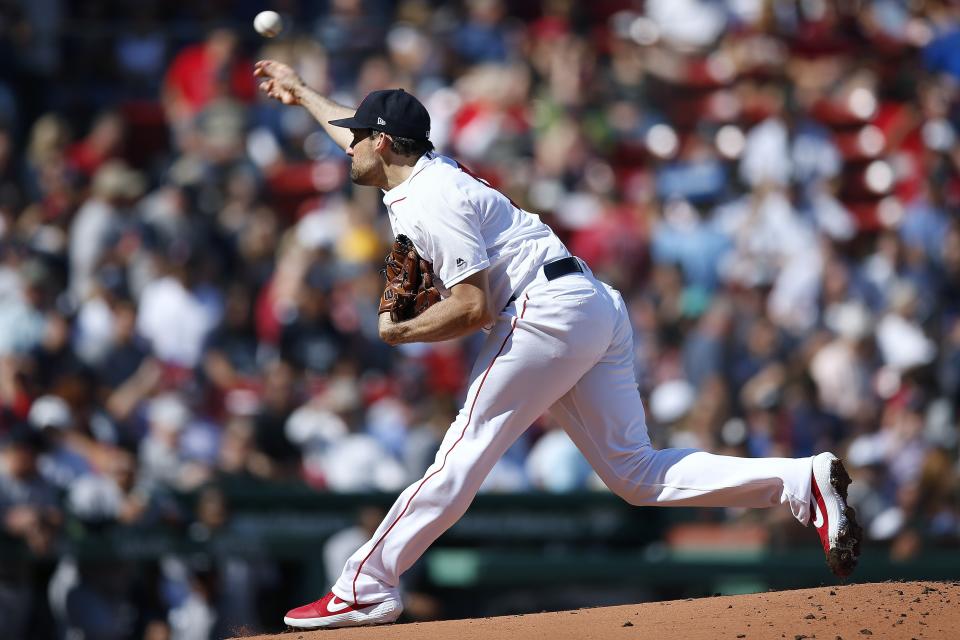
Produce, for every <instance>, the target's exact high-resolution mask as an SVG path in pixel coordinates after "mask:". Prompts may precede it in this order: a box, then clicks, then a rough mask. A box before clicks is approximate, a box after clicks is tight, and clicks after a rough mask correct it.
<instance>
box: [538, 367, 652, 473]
mask: <svg viewBox="0 0 960 640" xmlns="http://www.w3.org/2000/svg"><path fill="white" fill-rule="evenodd" d="M550 415H551V416H552V417H553V418H554V419H556V420H557V421H558V422H559V423H560V425H561V426H562V427H563V428H564V430H565V431H566V432H567V434H568V435H569V436H570V439H571V440H573V442H574V444H576V445H577V447H578V448H579V449H580V451H581V452H582V453H583V455H584V456H585V457H586V458H587V460H588V461H589V462H590V464H591V466H593V468H594V470H596V472H597V474H598V475H599V476H600V478H601V479H602V480H603V481H604V482H606V483H607V485H608V486H610V488H611V489H614V490H616V488H615V485H616V484H617V483H618V482H619V480H620V479H621V478H623V477H625V476H628V475H630V473H631V469H632V467H634V466H635V465H636V464H637V463H638V461H639V460H640V459H641V458H642V455H643V454H644V453H645V452H648V451H649V448H650V436H649V435H648V434H647V425H646V419H645V417H644V412H643V404H642V403H641V402H640V394H639V392H638V390H637V383H636V378H635V376H634V371H633V366H632V363H627V362H625V361H622V362H600V363H598V364H596V365H594V366H593V367H592V368H591V369H590V370H589V371H588V372H587V373H586V374H585V375H584V376H583V377H582V378H581V379H580V380H579V381H578V382H577V384H576V385H574V387H573V388H572V389H571V390H570V391H569V392H567V393H566V394H565V395H564V396H563V397H562V398H560V400H558V401H557V403H556V404H555V405H554V406H553V407H551V409H550Z"/></svg>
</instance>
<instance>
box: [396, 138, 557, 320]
mask: <svg viewBox="0 0 960 640" xmlns="http://www.w3.org/2000/svg"><path fill="white" fill-rule="evenodd" d="M383 202H384V204H385V205H387V211H388V212H389V214H390V225H391V226H392V227H393V232H394V233H395V234H401V233H402V234H404V235H406V236H407V237H408V238H410V240H411V241H412V242H413V246H414V247H416V249H417V252H418V253H419V254H420V256H421V257H422V258H423V259H424V260H427V261H428V262H432V263H433V272H434V275H435V276H436V279H435V280H434V282H435V283H436V285H437V289H438V290H439V291H440V294H441V295H442V296H443V297H446V296H447V295H449V289H450V287H452V286H453V285H455V284H457V283H458V282H461V281H462V280H463V279H464V278H466V277H468V276H470V275H472V274H474V273H476V272H478V271H480V270H482V269H488V275H489V280H490V295H491V297H492V299H493V302H494V303H495V304H494V307H493V308H494V309H502V308H503V307H504V305H506V303H507V301H508V300H509V299H510V296H512V295H513V294H514V293H516V292H517V291H519V290H520V288H521V287H522V286H523V285H524V284H525V283H526V282H527V281H528V280H530V279H531V278H532V277H533V276H534V275H535V273H536V270H537V268H538V267H539V266H540V265H543V264H546V263H548V262H551V261H553V260H558V259H560V258H565V257H567V256H569V255H570V253H569V252H568V251H567V248H566V247H565V246H564V245H563V243H562V242H560V239H559V238H557V236H556V234H554V233H553V231H552V230H551V229H550V227H548V226H547V225H545V224H544V223H543V222H541V220H540V216H538V215H535V214H532V213H529V212H527V211H524V210H523V209H520V208H518V207H517V206H516V205H515V204H514V203H513V202H511V201H510V199H509V198H507V197H506V196H505V195H503V194H502V193H500V192H499V191H497V190H496V189H493V188H492V187H490V186H489V185H488V184H487V183H486V182H484V181H483V180H481V179H480V178H477V177H476V176H474V175H473V174H471V173H470V172H469V171H468V170H467V169H465V168H464V167H462V166H461V165H459V164H458V163H457V162H456V161H454V160H451V159H450V158H447V157H445V156H442V155H439V154H436V153H427V154H424V155H423V156H422V157H421V158H420V160H419V161H418V162H417V164H416V165H415V166H414V168H413V171H412V172H411V173H410V177H409V178H407V179H406V180H404V181H403V182H401V183H400V184H399V185H397V186H396V187H394V188H393V189H390V190H389V191H386V192H385V193H384V196H383Z"/></svg>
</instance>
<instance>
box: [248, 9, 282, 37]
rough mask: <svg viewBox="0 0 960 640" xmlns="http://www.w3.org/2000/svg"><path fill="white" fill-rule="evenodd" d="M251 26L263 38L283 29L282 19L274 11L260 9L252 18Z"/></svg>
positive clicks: (276, 33) (274, 34) (272, 35)
mask: <svg viewBox="0 0 960 640" xmlns="http://www.w3.org/2000/svg"><path fill="white" fill-rule="evenodd" d="M253 28H254V29H256V30H257V33H259V34H260V35H262V36H263V37H264V38H273V37H274V36H276V35H278V34H279V33H280V32H281V31H283V19H282V18H281V17H280V14H279V13H277V12H276V11H261V12H260V13H258V14H257V17H256V18H254V19H253Z"/></svg>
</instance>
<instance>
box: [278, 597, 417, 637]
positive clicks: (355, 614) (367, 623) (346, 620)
mask: <svg viewBox="0 0 960 640" xmlns="http://www.w3.org/2000/svg"><path fill="white" fill-rule="evenodd" d="M401 613H403V607H402V606H400V605H399V604H398V603H395V602H390V601H384V602H381V603H379V604H378V605H376V606H375V607H374V608H372V609H370V610H369V611H366V612H361V611H349V612H345V613H343V614H339V615H334V616H325V617H322V618H302V619H294V618H288V617H286V616H284V618H283V622H284V624H285V625H287V628H288V629H290V630H296V631H310V630H314V629H342V628H344V627H374V626H378V625H382V624H393V623H394V622H396V621H397V618H399V617H400V614H401Z"/></svg>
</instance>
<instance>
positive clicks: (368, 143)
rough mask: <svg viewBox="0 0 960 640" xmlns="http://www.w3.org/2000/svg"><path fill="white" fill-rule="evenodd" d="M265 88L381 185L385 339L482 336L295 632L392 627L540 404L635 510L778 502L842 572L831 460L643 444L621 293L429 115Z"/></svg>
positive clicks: (846, 561)
mask: <svg viewBox="0 0 960 640" xmlns="http://www.w3.org/2000/svg"><path fill="white" fill-rule="evenodd" d="M255 75H256V76H258V77H260V78H262V79H263V81H262V84H261V85H260V88H261V90H262V91H264V92H265V93H266V94H267V95H268V96H270V97H272V98H275V99H277V100H280V101H281V102H283V103H284V104H287V105H301V106H303V107H305V108H306V109H307V110H309V112H310V113H311V114H312V115H313V117H315V118H316V119H317V121H318V122H319V123H320V124H321V125H322V126H323V128H324V130H325V131H326V132H327V133H328V134H329V135H330V136H331V137H332V138H333V140H334V141H336V142H337V144H339V145H340V146H341V147H342V148H343V149H344V150H345V151H346V153H347V155H348V156H350V158H351V160H352V165H351V169H350V178H351V180H353V182H354V183H356V184H358V185H366V186H371V187H377V188H379V189H381V190H382V191H383V202H384V204H385V205H386V208H387V212H388V213H389V216H390V223H391V225H392V227H393V231H394V233H395V234H396V235H397V242H396V243H395V245H394V248H393V250H392V251H391V254H390V255H389V256H388V257H387V265H386V268H385V274H386V276H387V279H388V282H387V286H386V288H385V290H384V294H383V297H382V299H381V305H380V320H379V331H380V336H381V338H382V339H383V340H384V341H386V342H387V343H389V344H391V345H397V344H402V343H407V342H433V341H438V340H448V339H451V338H456V337H459V336H463V335H466V334H469V333H472V332H474V331H477V330H479V329H486V330H487V331H488V333H487V336H486V341H485V342H484V344H483V347H482V349H481V351H480V354H479V356H478V358H477V361H476V363H475V365H474V367H473V370H472V372H471V374H470V379H469V387H468V390H467V394H466V401H465V403H464V406H463V408H462V409H461V410H460V413H459V414H458V416H457V417H456V419H455V420H454V422H453V424H452V425H450V428H449V430H448V431H447V433H446V436H445V437H444V438H443V441H442V443H441V444H440V447H439V450H438V451H437V455H436V459H435V461H434V462H433V464H432V465H431V466H430V467H429V468H428V469H427V471H426V473H425V474H424V476H423V478H422V479H420V480H419V481H417V482H416V483H414V484H413V485H411V486H410V487H408V488H407V489H406V490H404V491H403V493H401V494H400V497H399V498H398V499H397V501H396V502H395V503H394V505H393V507H392V508H391V509H390V511H389V513H388V514H387V516H386V518H385V519H384V521H383V522H382V524H381V525H380V527H379V529H378V530H377V531H376V533H375V534H374V536H373V537H372V538H371V539H370V541H369V542H367V543H366V544H365V545H363V546H362V547H361V548H360V549H359V550H358V551H357V552H356V553H355V554H354V555H353V556H352V557H351V558H350V559H349V560H348V561H347V564H346V566H345V567H344V568H343V572H342V573H341V574H340V578H339V580H337V582H336V584H334V585H333V587H332V589H331V591H330V593H328V594H327V595H325V596H324V597H323V598H321V599H319V600H317V601H315V602H312V603H310V604H307V605H304V606H302V607H298V608H296V609H293V610H291V611H289V612H288V613H287V615H286V616H285V617H284V622H286V624H288V625H290V626H293V627H298V628H304V629H311V628H319V627H345V626H357V625H372V624H383V623H389V622H393V621H394V620H396V619H397V617H398V616H399V615H400V613H401V611H402V608H403V606H402V604H401V602H400V598H399V594H398V584H399V581H400V576H401V574H402V573H403V572H404V571H405V570H406V569H408V568H409V567H410V566H411V565H412V564H413V563H414V561H416V560H417V559H418V558H419V557H420V555H421V554H423V552H424V551H425V550H426V549H427V547H429V546H430V544H431V543H432V542H433V541H434V540H436V538H437V537H438V536H440V534H441V533H443V532H444V531H445V530H446V529H447V528H448V527H450V526H451V525H453V524H454V523H455V522H456V521H457V519H458V518H460V516H461V515H463V513H464V512H465V511H466V509H467V507H468V505H469V504H470V502H471V501H472V500H473V497H474V495H475V494H476V492H477V490H478V489H479V487H480V485H481V483H482V482H483V480H484V478H485V477H486V476H487V474H488V473H489V471H490V470H491V468H492V467H493V465H494V463H495V462H496V461H497V459H498V458H500V456H501V455H502V454H503V453H504V452H505V451H506V450H507V448H509V447H510V445H511V444H512V443H513V442H514V441H515V440H516V439H517V437H519V436H520V434H521V433H523V431H524V430H525V429H527V427H528V426H529V425H530V424H531V423H532V422H533V421H534V420H535V419H536V418H537V417H538V416H539V415H541V414H543V413H545V412H548V411H549V412H550V413H551V415H552V416H553V417H554V418H555V419H556V420H557V421H558V422H559V423H560V424H561V425H562V426H563V427H564V429H565V430H566V432H567V433H568V434H569V436H570V438H571V439H572V440H573V442H574V443H576V445H577V447H579V448H580V450H581V451H582V452H583V454H584V456H586V458H587V460H588V461H589V462H590V464H591V465H593V468H594V469H595V470H596V472H597V474H598V475H599V476H600V478H601V479H602V480H603V481H604V482H605V483H606V484H607V486H608V487H610V489H611V490H612V491H614V492H615V493H617V494H618V495H620V496H621V497H622V498H623V499H624V500H626V501H627V502H629V503H630V504H634V505H665V506H674V505H683V506H691V507H771V506H774V505H779V504H783V505H786V506H787V507H788V508H789V509H790V510H791V512H792V513H793V515H794V516H795V517H796V519H797V520H798V521H800V522H801V523H802V524H804V525H806V524H808V523H809V522H811V521H812V522H813V523H814V525H815V527H816V529H817V532H818V533H819V535H820V539H821V542H822V544H823V549H824V552H825V553H826V556H827V562H828V564H829V566H830V568H831V569H832V570H833V572H834V573H836V574H837V575H840V576H845V575H848V574H849V573H850V572H851V571H852V570H853V568H854V567H855V565H856V562H857V559H858V556H859V553H860V549H859V547H860V537H861V530H860V527H859V526H858V524H857V521H856V515H855V513H854V511H853V509H852V508H850V507H849V506H847V503H846V497H847V485H848V484H849V482H850V479H849V477H848V476H847V473H846V471H845V470H844V468H843V464H842V463H841V461H840V460H839V459H837V458H836V457H835V456H834V455H832V454H830V453H821V454H819V455H817V456H814V457H812V458H799V459H790V458H734V457H726V456H717V455H713V454H710V453H706V452H703V451H697V450H694V449H665V450H655V449H653V447H652V446H651V444H650V438H649V437H648V435H647V428H646V423H645V419H644V412H643V406H642V405H641V402H640V397H639V394H638V393H637V383H636V380H635V377H634V369H633V337H632V336H633V332H632V329H631V326H630V321H629V318H628V315H627V310H626V307H625V305H624V301H623V298H621V296H620V294H619V293H618V292H617V291H616V290H615V289H613V288H612V287H610V286H608V285H606V284H604V283H603V282H600V281H599V280H597V279H596V278H595V277H594V276H593V273H592V272H591V271H590V268H589V267H588V266H587V265H586V264H584V262H583V261H582V260H580V259H578V258H576V257H575V256H572V255H570V253H569V252H568V251H567V248H566V247H565V246H564V245H563V243H562V242H561V241H560V240H559V239H558V238H557V236H556V235H555V234H554V233H553V231H551V229H550V228H549V227H548V226H547V225H545V224H544V223H543V222H541V221H540V218H539V217H538V216H536V215H534V214H531V213H529V212H527V211H524V210H522V209H520V208H518V207H517V206H516V205H515V204H514V203H513V202H511V201H510V200H509V199H508V198H507V197H506V196H504V195H503V194H501V193H499V192H498V191H496V190H495V189H493V188H491V187H490V185H488V184H487V183H486V182H484V181H483V180H480V179H478V178H476V177H475V176H473V175H472V174H471V173H470V172H469V171H467V170H465V169H464V168H463V167H461V166H460V165H459V164H458V163H457V162H456V161H454V160H452V159H450V158H447V157H444V156H442V155H439V154H437V153H436V152H434V149H433V145H432V144H431V143H430V140H429V138H430V116H429V115H428V113H427V110H426V109H425V108H424V106H423V105H422V104H421V103H420V102H419V101H418V100H417V99H416V98H415V97H413V96H412V95H410V94H409V93H406V92H405V91H403V90H402V89H395V90H387V91H374V92H373V93H371V94H369V95H368V96H366V97H365V98H364V99H363V101H362V102H361V103H360V106H359V107H357V108H356V109H351V108H348V107H344V106H341V105H339V104H337V103H335V102H332V101H331V100H329V99H327V98H325V97H323V96H321V95H319V94H318V93H317V92H315V91H313V90H311V89H310V88H308V87H307V86H306V85H305V84H304V83H303V81H302V80H301V79H300V78H299V77H298V76H297V74H296V73H295V72H294V71H293V70H292V69H291V68H290V67H288V66H286V65H284V64H282V63H279V62H275V61H270V60H266V61H261V62H258V63H257V64H256V67H255Z"/></svg>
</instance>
